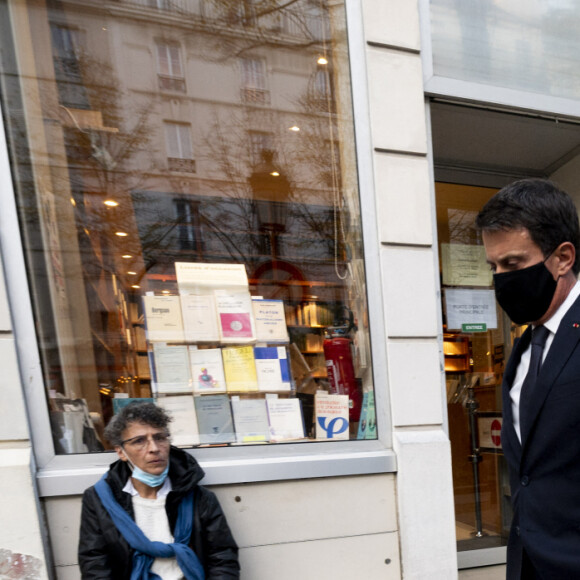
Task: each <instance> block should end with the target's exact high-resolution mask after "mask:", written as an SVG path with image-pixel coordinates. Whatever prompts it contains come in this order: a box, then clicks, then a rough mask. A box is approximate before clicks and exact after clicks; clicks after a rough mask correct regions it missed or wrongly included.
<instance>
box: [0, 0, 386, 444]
mask: <svg viewBox="0 0 580 580" xmlns="http://www.w3.org/2000/svg"><path fill="white" fill-rule="evenodd" d="M88 2H89V4H91V3H93V4H94V7H95V10H86V5H87V3H86V2H85V3H83V6H82V10H81V9H80V8H79V7H78V6H77V5H75V4H74V3H73V4H71V3H64V4H63V3H61V4H58V6H56V5H55V6H54V7H53V8H52V10H51V12H50V14H51V17H52V18H54V19H55V21H58V22H64V21H71V22H76V23H78V26H79V29H81V28H82V29H83V30H86V43H85V45H86V49H85V50H84V51H83V52H82V54H81V53H79V52H78V51H77V49H76V46H77V40H76V37H75V34H76V33H75V32H73V31H72V30H69V29H65V28H59V27H54V26H52V36H51V34H49V33H48V32H49V31H50V30H51V24H50V23H49V22H47V21H43V19H42V16H41V15H38V14H37V18H35V19H34V29H31V30H27V31H26V30H20V31H19V34H18V35H15V37H14V39H13V42H14V46H13V47H9V46H8V47H7V46H6V45H8V44H9V42H10V38H9V37H7V36H5V35H2V37H1V38H0V43H1V44H2V46H0V48H1V49H2V50H0V53H1V54H9V53H10V54H11V53H14V52H15V53H16V54H17V55H18V56H19V57H21V58H20V59H19V62H29V63H36V66H38V69H37V70H36V76H35V74H34V73H35V71H34V70H32V69H30V68H28V69H26V71H21V75H23V76H22V78H21V79H20V80H21V81H22V85H23V86H26V90H22V91H20V88H19V84H18V83H16V82H13V78H14V77H13V75H14V69H13V68H12V67H8V68H4V66H5V61H2V63H0V66H2V67H3V68H1V69H0V77H1V78H0V80H1V81H2V83H1V86H2V87H3V88H4V87H7V89H6V91H7V92H6V91H5V92H3V93H2V98H3V106H4V111H5V112H6V116H7V120H8V123H7V126H8V127H9V131H8V138H9V142H10V147H11V150H12V152H13V156H12V161H13V174H14V176H15V190H16V193H17V205H18V209H19V212H20V219H21V228H22V232H23V240H24V244H25V251H26V258H27V268H28V274H29V279H30V287H31V289H32V291H31V294H32V300H33V303H34V309H35V316H36V328H37V331H38V344H39V348H40V354H41V359H42V368H43V373H44V379H45V385H46V395H47V399H46V400H47V404H48V408H49V411H50V418H51V427H52V432H53V441H54V448H55V450H56V453H57V454H72V453H87V452H100V451H103V450H109V449H110V446H109V444H108V442H107V441H106V440H104V438H103V436H102V433H103V427H104V426H105V425H106V424H107V422H108V421H109V420H110V418H111V417H112V416H113V415H114V413H116V412H117V411H118V410H119V409H120V408H121V407H122V406H123V405H125V404H127V403H128V402H131V401H133V400H135V399H138V400H144V399H145V400H151V399H152V400H154V401H156V403H157V404H159V405H161V406H163V407H165V408H166V409H167V410H168V411H169V412H170V413H171V414H172V415H173V417H174V421H175V422H174V427H173V429H172V431H173V434H174V441H173V442H174V444H176V445H180V446H183V447H195V446H207V447H213V446H219V447H223V446H237V445H246V444H247V445H250V444H251V445H255V444H257V443H259V444H263V445H274V444H279V443H296V442H299V443H306V444H307V443H311V442H319V443H322V442H324V443H325V444H328V445H332V444H333V443H335V442H338V443H337V445H340V441H345V440H352V441H358V440H364V439H376V438H377V426H376V413H375V403H374V386H373V373H372V361H371V356H370V334H369V326H368V324H369V322H368V321H369V314H368V311H367V291H366V276H365V262H364V248H363V244H362V224H361V212H360V203H359V195H358V190H357V173H356V165H355V162H354V159H355V153H354V127H353V119H352V103H351V102H350V85H349V82H350V74H349V64H348V59H347V58H346V57H347V54H348V51H347V46H346V45H345V38H346V30H345V15H344V6H343V5H342V4H341V3H338V4H337V3H334V4H333V6H332V15H331V14H330V8H328V6H327V5H326V4H325V3H313V2H307V1H305V0H299V1H298V2H292V3H288V2H282V1H280V2H273V3H270V8H269V13H268V14H267V15H265V14H262V15H258V14H255V13H254V12H253V10H254V8H255V7H256V8H257V6H258V5H257V4H256V5H254V4H252V3H243V9H244V18H246V19H247V18H250V16H251V17H252V18H254V17H255V18H257V19H258V21H260V18H262V17H263V18H264V26H266V21H267V22H269V23H272V22H276V21H278V22H291V23H292V27H293V28H292V30H293V31H294V33H293V34H295V36H294V41H293V43H292V45H291V46H290V45H289V44H288V42H287V39H286V41H282V40H278V39H276V38H274V37H273V36H272V35H271V34H270V33H268V34H270V35H269V36H267V37H265V36H264V30H262V29H260V27H259V26H256V27H253V26H252V27H246V28H245V30H244V34H240V24H239V23H236V24H231V25H228V24H227V18H225V17H224V10H220V7H219V6H218V5H217V4H215V6H214V7H213V9H212V10H213V11H210V10H209V8H208V3H203V6H205V9H206V12H205V13H203V14H202V13H201V12H197V10H198V9H197V8H196V7H197V6H201V5H202V3H199V4H198V3H191V4H190V6H188V8H187V11H186V10H185V8H184V12H183V19H182V21H181V22H180V26H182V27H184V29H183V33H184V36H183V38H187V39H188V45H187V53H186V52H181V50H180V47H179V46H178V45H177V44H175V43H171V42H167V41H164V40H163V41H161V40H159V38H163V35H165V34H167V30H166V29H165V28H164V25H163V24H160V23H159V22H158V21H157V20H156V17H155V15H154V12H153V11H144V12H143V11H142V12H140V13H139V14H138V17H136V14H135V12H134V10H132V9H131V7H130V6H127V5H126V4H125V3H123V2H120V3H118V6H117V9H116V12H115V15H109V18H110V19H112V20H114V22H111V25H109V26H108V27H107V31H106V32H107V34H103V32H104V30H103V25H102V21H101V20H100V16H99V14H100V11H99V10H96V8H99V9H100V7H101V3H100V2H98V1H97V0H94V2H92V1H91V0H88ZM151 5H152V6H153V5H155V7H162V6H163V5H164V3H163V2H155V3H151ZM252 14H253V15H254V16H252ZM202 16H203V18H202ZM31 22H32V20H31ZM315 23H316V24H315ZM113 24H114V25H113ZM268 26H269V24H268ZM43 27H44V29H46V30H44V31H43ZM314 29H316V30H321V29H324V30H326V31H327V33H328V34H321V35H320V36H313V35H312V33H311V31H312V30H314ZM43 32H45V33H43ZM151 46H155V50H156V58H157V67H158V68H157V73H158V77H159V85H158V90H157V92H154V93H151V91H148V90H144V88H143V86H144V85H143V86H142V85H140V84H139V82H138V80H139V78H141V77H140V75H141V73H142V72H143V71H147V70H148V67H149V66H150V61H149V58H150V57H149V52H148V51H147V49H146V47H151ZM9 49H10V50H9ZM29 50H32V51H33V53H32V54H30V53H29V52H27V51H29ZM321 54H324V55H327V57H328V60H329V61H332V63H333V74H332V77H327V75H326V74H323V73H320V77H317V79H314V81H313V76H312V74H313V70H315V69H316V67H319V66H325V65H320V64H319V63H318V59H319V58H320V55H321ZM185 55H187V56H185ZM248 55H251V56H248ZM59 59H60V60H59ZM185 59H186V60H185ZM266 59H268V61H270V62H276V63H281V64H280V66H278V67H277V68H274V69H272V70H271V71H268V73H267V67H266ZM64 60H67V62H68V65H67V66H64V65H63V66H61V67H60V68H58V67H56V66H55V67H51V64H52V63H53V61H54V62H55V63H56V62H60V63H61V64H62V63H63V61H64ZM73 63H77V64H73ZM30 66H32V64H31V65H30ZM186 66H187V67H188V68H191V69H192V70H194V69H195V74H196V83H195V85H193V86H191V87H190V86H186V84H185V75H184V70H185V67H186ZM49 71H54V73H52V72H49ZM240 74H241V87H242V102H241V103H240V99H239V97H238V96H237V94H236V93H235V91H234V90H232V88H233V87H238V86H240ZM24 75H25V77H24ZM8 78H9V79H10V82H4V81H6V79H8ZM313 82H314V87H315V90H316V91H317V92H321V91H324V95H325V98H326V99H330V100H331V101H333V105H332V106H331V107H330V108H328V107H327V108H326V109H325V110H321V109H320V108H318V109H316V108H313V107H311V106H310V104H309V99H310V98H311V94H312V90H313ZM35 83H36V86H35ZM331 85H337V86H338V85H340V86H341V90H340V91H338V90H337V91H334V90H333V89H332V86H331ZM71 86H74V87H75V90H74V91H73V92H71V91H70V90H69V88H70V87H71ZM63 87H65V88H63ZM33 89H36V90H33ZM65 89H66V90H65ZM168 91H171V92H181V93H183V95H177V96H176V95H168V94H167V92H168ZM271 92H272V93H274V94H273V95H272V102H274V96H276V97H278V98H277V99H275V100H276V101H277V102H280V103H281V105H280V106H279V108H273V107H269V108H268V110H267V111H266V110H264V109H259V108H257V107H256V106H255V105H256V104H269V103H270V102H271V98H270V93H271ZM38 94H42V95H43V98H42V99H38V98H36V96H35V95H38ZM339 100H340V102H338V101H339ZM55 103H56V104H57V106H55ZM168 119H179V122H178V121H175V120H168ZM160 135H161V136H162V140H163V139H164V141H165V142H164V143H163V144H161V145H160V144H159V136H160ZM194 135H195V150H194V143H193V136H194ZM196 161H199V165H198V166H197V167H196V165H195V162H196ZM362 447H365V446H364V445H363V446H362ZM211 452H212V453H213V451H211ZM216 453H217V452H216Z"/></svg>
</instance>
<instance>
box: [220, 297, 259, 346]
mask: <svg viewBox="0 0 580 580" xmlns="http://www.w3.org/2000/svg"><path fill="white" fill-rule="evenodd" d="M215 300H216V308H217V314H218V328H219V334H220V341H221V342H223V343H234V342H235V343H240V342H242V343H243V342H255V341H256V331H255V326H254V316H253V312H252V298H251V296H250V292H249V291H248V290H247V289H244V290H216V291H215Z"/></svg>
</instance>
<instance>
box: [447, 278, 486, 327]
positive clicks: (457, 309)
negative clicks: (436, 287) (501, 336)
mask: <svg viewBox="0 0 580 580" xmlns="http://www.w3.org/2000/svg"><path fill="white" fill-rule="evenodd" d="M445 307H446V312H447V329H448V330H456V329H458V330H461V328H462V325H465V324H480V325H481V324H485V327H486V328H487V329H493V328H497V312H496V305H495V292H494V291H493V290H468V289H452V288H447V289H446V290H445Z"/></svg>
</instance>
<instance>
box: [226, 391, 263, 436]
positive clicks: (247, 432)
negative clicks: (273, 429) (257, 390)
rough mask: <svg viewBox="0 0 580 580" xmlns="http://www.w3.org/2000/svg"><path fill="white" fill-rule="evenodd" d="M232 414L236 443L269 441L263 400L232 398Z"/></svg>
mask: <svg viewBox="0 0 580 580" xmlns="http://www.w3.org/2000/svg"><path fill="white" fill-rule="evenodd" d="M232 412H233V416H234V426H235V428H236V441H237V442H238V443H257V442H263V441H269V440H270V432H269V427H268V412H267V411H266V401H265V400H264V399H240V397H232Z"/></svg>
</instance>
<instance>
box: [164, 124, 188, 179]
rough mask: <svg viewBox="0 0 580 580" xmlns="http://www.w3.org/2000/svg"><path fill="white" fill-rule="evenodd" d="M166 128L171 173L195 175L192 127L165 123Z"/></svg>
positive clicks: (168, 161)
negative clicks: (178, 172) (180, 172)
mask: <svg viewBox="0 0 580 580" xmlns="http://www.w3.org/2000/svg"><path fill="white" fill-rule="evenodd" d="M164 126H165V141H166V144H167V163H168V168H169V169H170V170H171V171H186V172H191V173H195V161H194V159H193V145H192V143H191V125H189V124H186V123H174V122H170V121H165V123H164Z"/></svg>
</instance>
